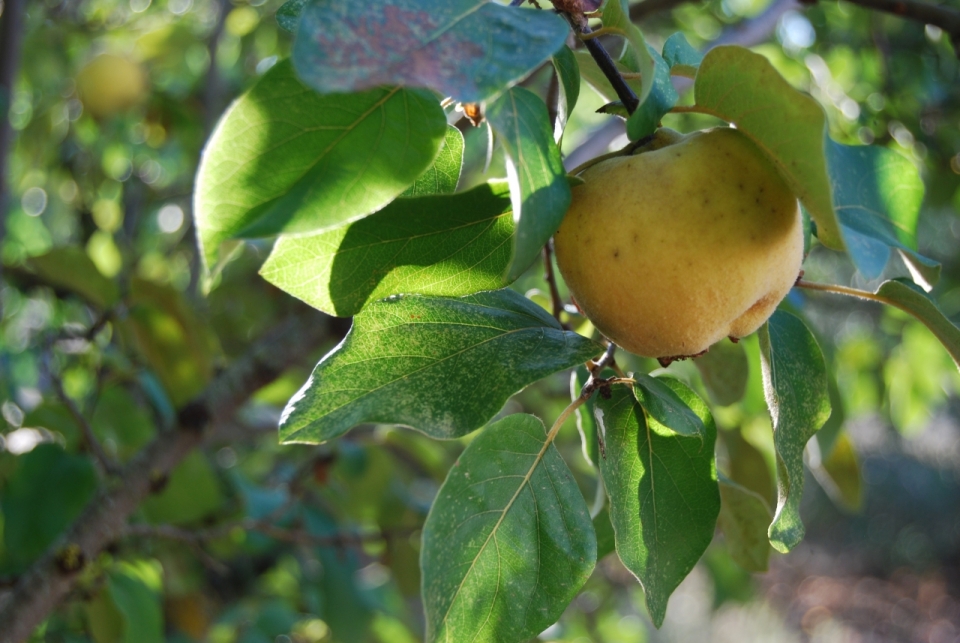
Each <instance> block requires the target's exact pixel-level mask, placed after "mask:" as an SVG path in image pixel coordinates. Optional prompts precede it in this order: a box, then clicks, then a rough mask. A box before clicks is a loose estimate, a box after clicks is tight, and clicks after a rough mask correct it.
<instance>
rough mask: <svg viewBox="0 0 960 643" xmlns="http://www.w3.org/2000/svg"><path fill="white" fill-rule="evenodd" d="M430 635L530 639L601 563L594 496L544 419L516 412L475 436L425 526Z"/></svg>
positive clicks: (432, 638) (449, 638) (424, 566)
mask: <svg viewBox="0 0 960 643" xmlns="http://www.w3.org/2000/svg"><path fill="white" fill-rule="evenodd" d="M421 552H422V554H421V566H422V569H423V602H424V608H425V611H426V616H427V636H426V640H427V641H428V642H433V641H446V642H449V643H453V642H455V641H456V642H459V641H526V640H527V639H530V638H532V637H535V636H536V635H537V634H539V633H540V632H542V631H543V630H544V629H546V628H547V627H548V626H550V625H551V624H553V623H554V622H556V620H557V619H558V618H559V617H560V615H561V614H562V613H563V610H564V609H565V608H566V607H567V604H568V603H569V602H570V601H571V600H572V599H573V598H574V597H575V596H576V595H577V593H578V592H579V591H580V588H581V586H582V585H583V583H584V582H586V580H587V578H588V577H589V576H590V572H591V571H593V566H594V563H595V561H596V557H597V541H596V536H595V534H594V530H593V524H592V523H591V521H590V513H589V511H588V510H587V505H586V503H585V502H584V500H583V496H582V495H580V489H579V488H578V487H577V483H576V481H575V480H574V479H573V475H572V474H571V473H570V470H569V469H568V468H567V465H566V464H565V463H564V462H563V459H562V458H561V457H560V454H559V452H558V451H557V449H556V447H555V446H554V445H553V444H552V443H550V444H547V443H546V431H545V430H544V426H543V423H542V422H541V421H540V420H539V419H538V418H536V417H534V416H532V415H511V416H508V417H506V418H504V419H503V420H500V421H499V422H496V423H495V424H491V425H490V426H489V427H487V428H486V429H484V431H483V432H482V433H481V434H480V435H478V436H477V438H476V439H475V440H474V441H473V442H471V443H470V445H469V446H468V447H467V448H466V450H465V451H464V452H463V453H462V454H461V455H460V458H459V459H458V460H457V463H456V464H455V465H454V466H453V467H452V468H451V469H450V473H449V475H448V476H447V479H446V481H445V482H444V483H443V486H442V487H441V488H440V492H439V494H438V495H437V498H436V500H435V501H434V503H433V507H432V508H431V510H430V515H429V516H427V521H426V523H425V524H424V526H423V547H422V549H421Z"/></svg>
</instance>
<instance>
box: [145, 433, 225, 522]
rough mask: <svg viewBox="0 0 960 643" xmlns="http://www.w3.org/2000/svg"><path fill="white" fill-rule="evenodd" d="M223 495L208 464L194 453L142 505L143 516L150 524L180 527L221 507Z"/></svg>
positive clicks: (203, 457) (198, 454)
mask: <svg viewBox="0 0 960 643" xmlns="http://www.w3.org/2000/svg"><path fill="white" fill-rule="evenodd" d="M222 502H223V493H222V491H221V490H220V483H219V482H218V481H217V476H216V474H215V473H214V472H213V469H211V468H210V463H209V462H208V461H207V459H206V457H205V456H204V455H203V453H201V452H200V451H194V452H192V453H191V454H190V455H188V456H187V457H186V458H185V459H184V460H183V462H181V463H180V464H179V465H177V467H176V468H175V469H174V470H173V471H171V472H170V478H169V480H168V481H167V484H166V486H165V487H164V488H163V491H161V492H160V493H159V494H157V495H154V496H151V497H149V498H147V499H146V500H145V501H144V502H143V505H142V507H143V513H144V515H145V516H146V518H147V520H149V521H150V522H153V523H173V524H176V525H183V524H187V523H192V522H196V521H198V520H200V519H201V518H203V517H205V516H207V515H209V514H210V513H211V512H213V511H215V510H216V509H218V508H219V507H220V504H221V503H222Z"/></svg>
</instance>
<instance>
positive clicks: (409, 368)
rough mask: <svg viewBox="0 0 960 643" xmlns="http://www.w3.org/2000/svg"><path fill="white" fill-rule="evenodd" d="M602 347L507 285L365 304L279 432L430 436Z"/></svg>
mask: <svg viewBox="0 0 960 643" xmlns="http://www.w3.org/2000/svg"><path fill="white" fill-rule="evenodd" d="M601 352H603V346H601V345H600V344H599V343H597V342H594V341H592V340H588V339H586V338H584V337H581V336H580V335H577V334H576V333H572V332H567V331H563V330H561V328H560V325H559V324H558V323H557V321H556V320H555V319H554V318H553V317H551V316H550V314H549V313H547V312H546V311H545V310H543V309H542V308H540V307H539V306H537V305H536V304H534V303H532V302H531V301H529V300H528V299H525V298H524V297H522V296H521V295H518V294H517V293H515V292H513V291H510V290H498V291H491V292H481V293H477V294H476V295H469V296H466V297H461V298H458V299H448V298H440V297H420V296H400V295H397V296H393V297H390V298H388V299H385V300H382V301H378V302H375V303H372V304H369V305H368V306H367V307H366V308H365V309H364V310H363V312H361V313H360V314H359V315H357V316H356V317H355V318H354V324H353V328H352V329H351V330H350V333H349V334H348V335H347V337H346V339H344V341H343V342H342V343H341V344H340V345H339V346H338V347H337V348H335V349H334V350H333V352H331V353H330V354H329V355H327V356H326V357H324V358H323V359H322V360H321V361H320V363H319V364H317V367H316V369H314V371H313V375H311V377H310V379H309V380H308V381H307V383H306V384H305V385H304V386H303V388H302V389H300V391H299V392H298V393H297V394H296V395H295V396H294V397H293V399H291V400H290V402H289V403H288V404H287V408H286V409H285V410H284V412H283V417H282V418H281V421H280V438H281V439H282V440H283V441H284V442H288V443H289V442H306V443H316V442H323V441H325V440H329V439H331V438H334V437H336V436H338V435H340V434H342V433H344V432H345V431H347V430H349V429H350V428H351V427H353V426H356V425H357V424H360V423H362V422H387V423H394V424H403V425H406V426H410V427H413V428H415V429H418V430H420V431H423V432H424V433H426V434H427V435H430V436H433V437H437V438H454V437H457V436H461V435H465V434H467V433H469V432H471V431H473V430H475V429H477V428H479V427H481V426H483V424H484V423H486V422H487V421H488V420H489V419H490V418H492V417H493V416H494V415H495V414H496V413H497V411H499V410H500V408H501V407H502V406H503V404H504V402H506V401H507V398H509V397H510V396H511V395H513V394H514V393H515V392H517V391H518V390H519V389H521V388H523V387H524V386H526V385H528V384H530V383H531V382H535V381H537V380H539V379H540V378H542V377H545V376H546V375H549V374H550V373H555V372H556V371H560V370H563V369H565V368H569V367H571V366H575V365H576V364H578V363H581V362H584V361H586V360H587V359H590V358H591V357H595V356H597V355H599V354H600V353H601Z"/></svg>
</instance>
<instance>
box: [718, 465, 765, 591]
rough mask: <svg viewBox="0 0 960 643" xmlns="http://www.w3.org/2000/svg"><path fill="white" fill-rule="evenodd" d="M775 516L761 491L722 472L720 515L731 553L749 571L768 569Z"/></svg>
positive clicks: (721, 528)
mask: <svg viewBox="0 0 960 643" xmlns="http://www.w3.org/2000/svg"><path fill="white" fill-rule="evenodd" d="M772 518H773V516H772V514H771V513H770V507H768V506H767V503H766V502H764V500H763V498H761V497H760V496H759V495H758V494H756V493H754V492H753V491H750V490H749V489H747V488H746V487H742V486H740V485H738V484H737V483H736V482H734V481H733V480H730V479H728V478H726V477H724V476H720V516H719V517H718V518H717V527H718V528H719V529H720V531H722V532H723V536H724V540H725V541H726V544H727V551H728V552H730V557H731V558H733V560H735V561H736V562H737V564H738V565H740V566H741V567H743V568H744V569H745V570H747V571H748V572H765V571H767V563H768V561H769V559H770V541H769V540H767V527H769V525H770V521H771V520H772Z"/></svg>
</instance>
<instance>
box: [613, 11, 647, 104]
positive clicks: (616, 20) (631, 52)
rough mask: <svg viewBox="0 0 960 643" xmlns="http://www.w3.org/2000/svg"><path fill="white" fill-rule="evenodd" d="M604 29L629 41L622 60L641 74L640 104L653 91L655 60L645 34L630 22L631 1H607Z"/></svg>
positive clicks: (638, 95)
mask: <svg viewBox="0 0 960 643" xmlns="http://www.w3.org/2000/svg"><path fill="white" fill-rule="evenodd" d="M603 28H604V30H605V31H609V32H611V33H615V34H618V35H620V36H622V37H623V38H624V39H625V40H626V41H627V46H626V47H625V49H624V52H623V56H621V57H620V60H621V61H622V62H623V63H624V64H625V65H626V66H627V67H628V68H629V69H630V70H631V71H634V72H637V73H639V74H640V90H639V91H638V92H637V98H639V99H640V104H641V105H642V104H643V102H644V101H645V100H646V99H647V96H648V95H649V94H650V91H651V90H652V89H653V82H654V60H653V57H652V56H651V55H650V48H649V47H648V46H647V41H646V40H645V39H644V37H643V32H641V31H640V29H639V28H638V27H637V26H636V25H635V24H633V23H632V22H631V21H630V0H607V2H606V4H604V6H603Z"/></svg>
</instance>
